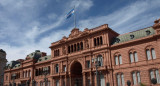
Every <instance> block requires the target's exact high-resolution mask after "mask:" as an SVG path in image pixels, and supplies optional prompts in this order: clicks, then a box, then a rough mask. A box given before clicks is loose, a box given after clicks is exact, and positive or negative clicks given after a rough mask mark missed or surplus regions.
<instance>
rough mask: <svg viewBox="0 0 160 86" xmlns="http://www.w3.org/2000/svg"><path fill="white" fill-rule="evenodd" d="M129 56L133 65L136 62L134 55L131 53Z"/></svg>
mask: <svg viewBox="0 0 160 86" xmlns="http://www.w3.org/2000/svg"><path fill="white" fill-rule="evenodd" d="M129 56H130V62H131V63H132V62H134V60H133V54H132V53H130V54H129Z"/></svg>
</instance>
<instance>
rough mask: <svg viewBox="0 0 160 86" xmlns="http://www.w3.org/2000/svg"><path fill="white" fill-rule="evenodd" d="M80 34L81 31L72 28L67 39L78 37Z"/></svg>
mask: <svg viewBox="0 0 160 86" xmlns="http://www.w3.org/2000/svg"><path fill="white" fill-rule="evenodd" d="M80 33H81V31H79V29H78V28H74V29H73V30H72V31H71V34H70V35H69V37H71V38H72V37H76V36H79V35H80Z"/></svg>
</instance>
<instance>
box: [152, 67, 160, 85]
mask: <svg viewBox="0 0 160 86" xmlns="http://www.w3.org/2000/svg"><path fill="white" fill-rule="evenodd" d="M153 78H156V80H157V83H158V84H160V77H159V70H158V69H152V70H150V80H152V79H153Z"/></svg>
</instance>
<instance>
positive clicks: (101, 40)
mask: <svg viewBox="0 0 160 86" xmlns="http://www.w3.org/2000/svg"><path fill="white" fill-rule="evenodd" d="M102 44H103V39H102V36H101V37H100V45H102Z"/></svg>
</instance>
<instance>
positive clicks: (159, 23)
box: [153, 19, 160, 34]
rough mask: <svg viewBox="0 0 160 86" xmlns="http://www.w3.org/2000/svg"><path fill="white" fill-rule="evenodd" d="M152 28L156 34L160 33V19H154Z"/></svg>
mask: <svg viewBox="0 0 160 86" xmlns="http://www.w3.org/2000/svg"><path fill="white" fill-rule="evenodd" d="M154 23H155V24H154V25H153V28H154V29H155V31H156V34H160V19H158V20H155V21H154Z"/></svg>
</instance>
